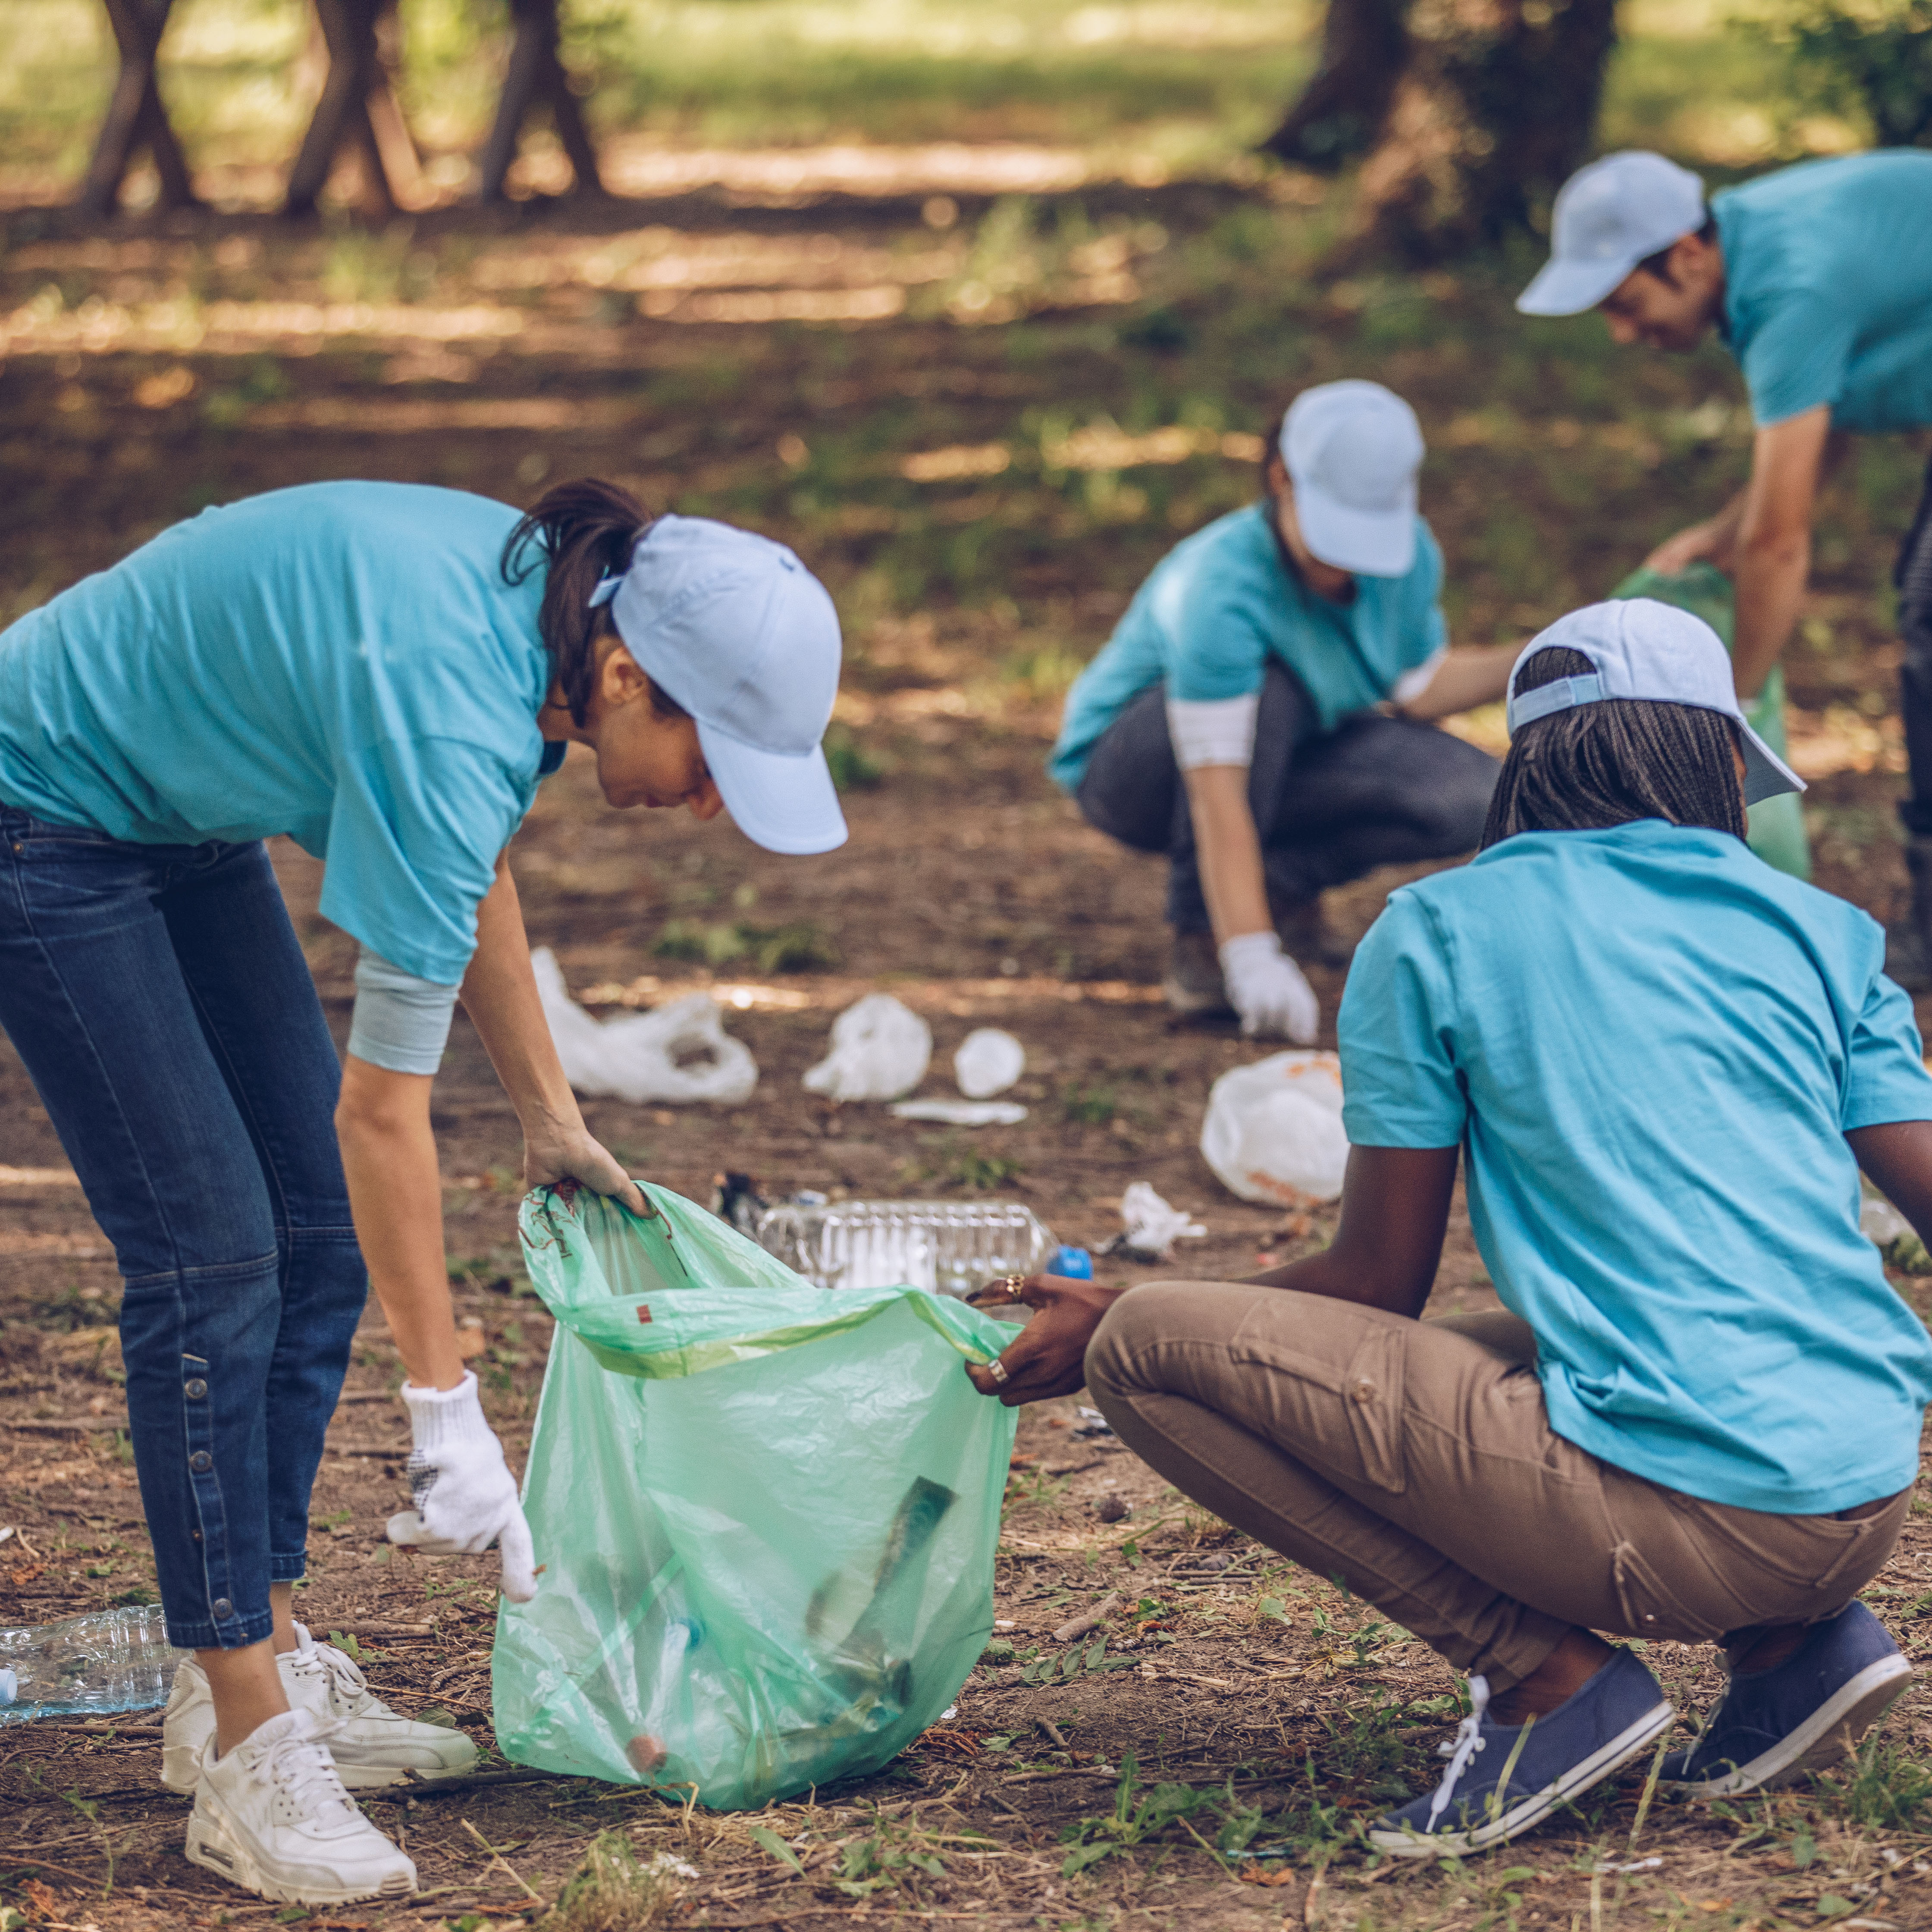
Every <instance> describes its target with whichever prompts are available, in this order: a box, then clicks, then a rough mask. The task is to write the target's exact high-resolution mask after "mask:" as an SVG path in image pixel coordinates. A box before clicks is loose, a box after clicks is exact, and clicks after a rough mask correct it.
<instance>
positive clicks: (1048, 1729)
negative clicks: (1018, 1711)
mask: <svg viewBox="0 0 1932 1932" xmlns="http://www.w3.org/2000/svg"><path fill="white" fill-rule="evenodd" d="M1034 1723H1035V1724H1037V1725H1038V1726H1039V1727H1040V1735H1041V1736H1043V1738H1045V1739H1046V1741H1047V1742H1048V1743H1049V1744H1050V1745H1052V1746H1053V1748H1055V1750H1056V1751H1065V1750H1066V1749H1067V1748H1068V1747H1067V1739H1066V1737H1065V1736H1064V1733H1062V1732H1061V1728H1060V1727H1059V1726H1058V1724H1055V1722H1054V1721H1053V1720H1052V1718H1034Z"/></svg>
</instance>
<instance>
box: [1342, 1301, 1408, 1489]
mask: <svg viewBox="0 0 1932 1932" xmlns="http://www.w3.org/2000/svg"><path fill="white" fill-rule="evenodd" d="M1413 1327H1414V1324H1413V1323H1409V1324H1406V1325H1405V1328H1413ZM1405 1344H1406V1334H1405V1331H1404V1328H1385V1327H1383V1326H1382V1324H1381V1323H1379V1322H1377V1323H1376V1324H1375V1325H1373V1326H1372V1327H1371V1328H1370V1329H1369V1330H1368V1331H1367V1333H1366V1334H1364V1336H1363V1337H1362V1340H1361V1343H1360V1345H1359V1346H1358V1347H1357V1349H1356V1350H1355V1354H1354V1355H1353V1356H1352V1358H1350V1360H1349V1367H1348V1370H1347V1372H1346V1373H1345V1374H1344V1375H1343V1378H1342V1406H1343V1409H1344V1410H1345V1411H1346V1413H1347V1415H1348V1418H1349V1433H1350V1435H1351V1436H1353V1437H1354V1439H1355V1453H1356V1454H1357V1455H1358V1456H1359V1457H1361V1464H1362V1474H1363V1475H1364V1478H1366V1479H1367V1481H1370V1482H1371V1483H1373V1484H1375V1486H1376V1488H1377V1489H1379V1490H1388V1492H1389V1493H1390V1494H1391V1495H1392V1496H1400V1495H1401V1493H1403V1490H1405V1489H1406V1488H1407V1487H1408V1486H1409V1453H1408V1429H1407V1423H1406V1414H1405V1411H1404V1408H1403V1385H1404V1381H1405V1378H1406V1373H1407V1368H1408V1362H1409V1352H1408V1349H1407V1348H1406V1346H1405Z"/></svg>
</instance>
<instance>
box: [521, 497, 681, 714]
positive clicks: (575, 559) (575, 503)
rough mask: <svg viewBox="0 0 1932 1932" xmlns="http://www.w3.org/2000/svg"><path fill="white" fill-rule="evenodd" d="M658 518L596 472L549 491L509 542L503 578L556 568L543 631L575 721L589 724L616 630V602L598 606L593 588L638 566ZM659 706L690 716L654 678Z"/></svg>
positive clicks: (547, 586) (548, 580)
mask: <svg viewBox="0 0 1932 1932" xmlns="http://www.w3.org/2000/svg"><path fill="white" fill-rule="evenodd" d="M652 521H653V519H652V517H651V515H650V514H649V511H646V509H645V508H644V506H643V504H641V503H640V502H638V501H637V498H636V497H634V496H632V495H631V493H630V491H629V490H625V489H622V488H620V487H619V486H618V485H617V484H615V483H604V482H601V481H598V478H595V477H594V476H580V477H579V478H577V480H576V481H574V482H571V483H559V484H556V486H555V487H553V488H551V489H549V490H545V491H544V493H543V494H542V496H540V497H539V498H538V499H537V502H536V505H535V508H533V509H532V510H531V511H530V512H529V514H528V515H526V517H523V520H521V521H520V523H518V524H517V526H516V528H515V529H513V530H512V531H511V532H510V535H509V538H508V541H507V542H505V544H504V545H503V557H502V570H503V579H504V581H505V583H522V582H523V580H525V579H526V577H529V575H530V574H531V573H532V571H535V570H538V569H539V568H544V566H545V565H547V574H546V575H545V576H544V593H543V603H542V604H541V607H540V608H539V609H538V613H537V630H538V634H539V635H540V636H541V637H542V639H543V645H544V649H545V650H546V651H547V652H549V653H550V670H551V674H552V675H553V676H554V677H555V679H556V682H558V684H559V685H561V686H562V690H563V701H564V703H565V704H567V705H568V706H569V707H570V715H571V718H572V719H573V720H574V721H575V722H576V723H577V724H578V725H580V726H581V725H582V724H583V723H584V722H585V721H586V714H587V712H588V710H589V703H590V694H591V692H592V691H593V690H594V689H595V688H596V682H597V667H598V661H599V660H598V652H597V644H598V640H600V639H601V638H602V637H604V636H606V635H607V634H609V631H610V609H609V607H608V606H607V605H606V606H604V607H602V608H601V609H598V610H592V608H591V607H590V593H591V592H592V591H593V590H595V589H596V588H597V586H598V583H600V582H601V581H602V580H603V578H604V577H605V576H606V575H607V574H610V575H618V574H622V572H623V571H626V570H628V568H630V565H631V551H632V550H634V548H635V547H636V546H637V540H638V538H640V537H641V536H642V535H643V534H644V532H646V530H647V529H649V528H650V526H651V524H652ZM651 709H652V710H653V711H655V712H656V713H657V715H658V716H659V717H661V718H682V716H684V715H685V711H684V707H683V706H682V705H680V704H679V703H678V702H677V701H676V699H675V698H673V697H671V696H670V694H669V693H668V692H667V691H661V690H660V689H659V688H658V683H657V680H656V679H655V678H653V679H652V680H651Z"/></svg>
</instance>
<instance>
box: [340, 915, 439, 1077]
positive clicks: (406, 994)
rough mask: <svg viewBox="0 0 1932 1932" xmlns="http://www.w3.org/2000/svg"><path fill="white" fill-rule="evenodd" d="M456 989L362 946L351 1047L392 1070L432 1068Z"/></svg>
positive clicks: (430, 1070) (359, 1056)
mask: <svg viewBox="0 0 1932 1932" xmlns="http://www.w3.org/2000/svg"><path fill="white" fill-rule="evenodd" d="M459 990H460V989H458V988H457V987H455V986H437V984H436V983H435V982H434V980H420V979H418V978H417V977H416V975H415V974H413V973H404V972H401V971H398V969H397V968H395V967H394V966H392V965H390V964H389V962H388V961H387V960H386V959H382V958H380V956H378V955H377V954H375V953H371V951H370V950H369V949H368V947H366V946H365V947H363V948H362V951H361V952H360V953H359V954H358V955H357V956H356V1011H355V1015H354V1017H353V1019H351V1020H350V1023H349V1051H350V1052H351V1053H353V1055H355V1056H356V1058H357V1059H358V1060H366V1061H368V1063H369V1064H370V1065H371V1067H385V1068H386V1069H387V1070H389V1072H390V1073H435V1072H436V1070H437V1068H438V1067H440V1066H441V1065H442V1064H443V1049H444V1048H445V1047H446V1046H447V1045H448V1044H449V1023H450V1022H451V1020H452V1019H454V1018H455V1014H456V996H457V994H458V991H459Z"/></svg>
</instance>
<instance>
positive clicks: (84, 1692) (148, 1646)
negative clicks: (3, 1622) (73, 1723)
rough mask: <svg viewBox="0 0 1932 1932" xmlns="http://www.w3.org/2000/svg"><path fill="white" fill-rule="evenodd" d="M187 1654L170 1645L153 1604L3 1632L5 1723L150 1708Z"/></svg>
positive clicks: (1, 1717) (0, 1674) (162, 1699)
mask: <svg viewBox="0 0 1932 1932" xmlns="http://www.w3.org/2000/svg"><path fill="white" fill-rule="evenodd" d="M186 1655H187V1652H185V1651H180V1650H176V1649H173V1648H172V1646H170V1645H169V1642H168V1639H167V1631H166V1626H165V1625H164V1624H163V1621H162V1617H161V1613H160V1607H159V1606H158V1605H155V1604H134V1605H132V1606H130V1607H129V1608H127V1609H126V1610H97V1611H95V1613H93V1614H92V1616H84V1617H63V1618H62V1619H61V1621H60V1622H58V1623H52V1624H37V1625H34V1626H33V1628H31V1629H28V1630H6V1631H0V1724H23V1723H25V1722H26V1721H28V1719H30V1718H69V1717H95V1716H98V1715H101V1714H103V1713H104V1712H110V1711H151V1710H153V1709H156V1708H157V1706H160V1705H163V1704H165V1703H166V1702H167V1701H168V1691H169V1687H170V1686H171V1685H172V1684H173V1682H174V1679H175V1666H176V1665H177V1664H179V1663H180V1662H181V1659H182V1658H184V1657H185V1656H186Z"/></svg>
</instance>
